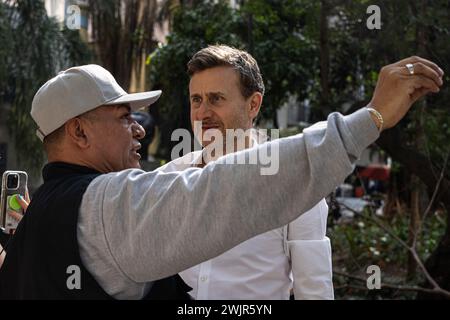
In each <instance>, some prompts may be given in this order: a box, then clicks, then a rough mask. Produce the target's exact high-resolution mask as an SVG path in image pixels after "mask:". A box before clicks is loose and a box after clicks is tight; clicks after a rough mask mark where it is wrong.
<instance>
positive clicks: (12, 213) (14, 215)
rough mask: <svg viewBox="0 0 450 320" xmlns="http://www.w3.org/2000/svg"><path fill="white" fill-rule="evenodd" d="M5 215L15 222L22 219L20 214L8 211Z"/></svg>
mask: <svg viewBox="0 0 450 320" xmlns="http://www.w3.org/2000/svg"><path fill="white" fill-rule="evenodd" d="M7 213H8V215H9V216H10V217H12V218H13V219H14V220H16V221H20V220H22V218H23V215H21V214H20V213H18V212H16V211H12V210H8V211H7Z"/></svg>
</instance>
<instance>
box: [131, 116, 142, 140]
mask: <svg viewBox="0 0 450 320" xmlns="http://www.w3.org/2000/svg"><path fill="white" fill-rule="evenodd" d="M144 137H145V129H144V127H142V126H141V125H140V124H139V123H137V122H136V121H134V123H133V138H135V139H137V140H141V139H143V138H144Z"/></svg>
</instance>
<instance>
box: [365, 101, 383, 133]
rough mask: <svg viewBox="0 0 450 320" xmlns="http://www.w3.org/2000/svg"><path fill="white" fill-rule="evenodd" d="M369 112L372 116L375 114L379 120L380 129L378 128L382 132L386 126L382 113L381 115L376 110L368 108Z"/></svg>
mask: <svg viewBox="0 0 450 320" xmlns="http://www.w3.org/2000/svg"><path fill="white" fill-rule="evenodd" d="M367 111H369V112H370V113H371V114H373V115H374V116H375V117H376V118H377V119H378V121H379V122H380V127H379V128H378V130H379V131H380V132H381V131H382V130H383V124H384V120H383V116H382V115H381V113H379V112H378V111H377V110H375V109H374V108H369V107H367Z"/></svg>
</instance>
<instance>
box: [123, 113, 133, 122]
mask: <svg viewBox="0 0 450 320" xmlns="http://www.w3.org/2000/svg"><path fill="white" fill-rule="evenodd" d="M121 119H124V120H127V121H132V118H131V113H130V112H127V113H125V114H124V115H123V116H122V117H121Z"/></svg>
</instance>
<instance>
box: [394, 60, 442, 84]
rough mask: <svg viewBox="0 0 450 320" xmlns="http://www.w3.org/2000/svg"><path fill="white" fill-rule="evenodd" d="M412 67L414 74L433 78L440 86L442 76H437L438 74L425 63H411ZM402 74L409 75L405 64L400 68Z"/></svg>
mask: <svg viewBox="0 0 450 320" xmlns="http://www.w3.org/2000/svg"><path fill="white" fill-rule="evenodd" d="M413 67H414V75H422V76H425V77H427V78H429V79H431V80H433V81H434V82H435V83H436V85H437V86H438V87H440V86H442V83H443V82H442V78H441V77H440V76H439V74H438V73H437V72H436V71H435V70H434V69H432V68H430V67H429V66H427V65H426V64H423V63H421V62H416V63H414V64H413ZM402 74H405V75H411V74H410V73H409V70H408V68H407V67H406V66H405V67H403V69H402Z"/></svg>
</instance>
